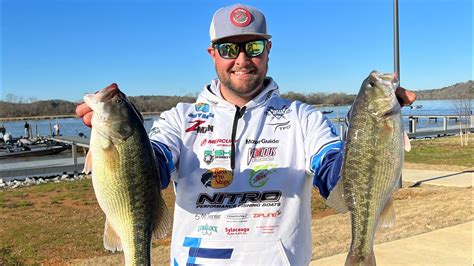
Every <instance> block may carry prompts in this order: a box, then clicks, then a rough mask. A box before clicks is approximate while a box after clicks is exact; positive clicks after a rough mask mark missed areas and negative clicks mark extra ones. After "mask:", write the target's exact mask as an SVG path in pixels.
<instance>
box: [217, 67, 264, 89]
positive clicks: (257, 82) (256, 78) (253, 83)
mask: <svg viewBox="0 0 474 266" xmlns="http://www.w3.org/2000/svg"><path fill="white" fill-rule="evenodd" d="M216 73H217V77H218V78H219V80H220V82H221V83H222V85H224V86H225V87H226V88H228V89H229V90H230V91H232V92H234V93H235V94H237V95H242V96H247V95H249V94H257V92H259V91H260V89H261V86H262V85H263V80H264V79H265V75H262V76H260V75H258V74H257V75H253V76H252V77H251V79H250V80H248V82H247V83H246V84H245V87H241V86H235V85H234V84H233V83H232V81H231V79H230V75H228V76H224V75H221V73H219V71H217V69H216ZM265 73H266V71H265Z"/></svg>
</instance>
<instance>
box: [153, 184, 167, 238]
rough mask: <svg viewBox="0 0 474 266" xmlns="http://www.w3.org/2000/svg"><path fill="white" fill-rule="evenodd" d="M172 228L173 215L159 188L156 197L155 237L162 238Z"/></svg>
mask: <svg viewBox="0 0 474 266" xmlns="http://www.w3.org/2000/svg"><path fill="white" fill-rule="evenodd" d="M170 228H171V216H170V212H169V211H168V207H167V206H166V203H165V200H164V199H163V197H162V196H161V193H160V191H159V188H158V193H157V197H156V211H155V217H154V219H153V232H152V238H153V239H160V238H163V237H165V236H166V234H168V232H169V230H170Z"/></svg>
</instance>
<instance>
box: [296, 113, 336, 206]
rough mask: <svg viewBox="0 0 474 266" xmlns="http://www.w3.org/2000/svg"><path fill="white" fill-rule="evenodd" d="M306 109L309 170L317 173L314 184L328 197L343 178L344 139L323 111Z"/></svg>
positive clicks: (306, 150) (313, 173)
mask: <svg viewBox="0 0 474 266" xmlns="http://www.w3.org/2000/svg"><path fill="white" fill-rule="evenodd" d="M302 109H303V112H302V115H303V119H302V126H303V132H304V135H305V136H304V137H305V157H306V166H307V171H308V172H309V173H310V175H312V176H313V185H314V187H317V188H318V189H319V193H320V194H321V196H323V197H324V198H327V197H328V196H329V193H330V192H331V190H332V189H333V188H334V187H335V186H336V183H337V181H338V180H339V178H340V172H341V166H342V162H343V155H344V142H343V141H342V140H341V139H340V138H339V136H338V135H337V132H336V128H335V126H334V125H333V124H332V123H331V121H330V120H329V119H327V117H326V116H324V115H323V114H322V113H321V112H318V111H316V110H315V109H314V108H313V107H311V106H305V107H304V108H302Z"/></svg>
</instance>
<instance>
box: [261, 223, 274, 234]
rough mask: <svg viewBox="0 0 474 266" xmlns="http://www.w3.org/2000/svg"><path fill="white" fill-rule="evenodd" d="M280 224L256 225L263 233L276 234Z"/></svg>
mask: <svg viewBox="0 0 474 266" xmlns="http://www.w3.org/2000/svg"><path fill="white" fill-rule="evenodd" d="M278 227H279V225H277V224H274V225H259V226H256V227H255V228H257V231H260V233H261V234H274V233H276V232H277V230H278Z"/></svg>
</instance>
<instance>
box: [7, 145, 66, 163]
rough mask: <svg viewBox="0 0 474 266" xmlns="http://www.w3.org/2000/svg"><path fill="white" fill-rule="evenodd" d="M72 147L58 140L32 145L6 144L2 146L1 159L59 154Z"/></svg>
mask: <svg viewBox="0 0 474 266" xmlns="http://www.w3.org/2000/svg"><path fill="white" fill-rule="evenodd" d="M70 148H71V146H70V145H67V144H60V143H56V142H52V143H40V144H31V145H19V144H4V145H2V146H0V159H6V158H13V157H27V156H40V155H50V154H57V153H60V152H62V151H65V150H67V149H70Z"/></svg>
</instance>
